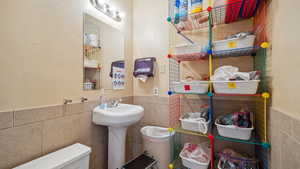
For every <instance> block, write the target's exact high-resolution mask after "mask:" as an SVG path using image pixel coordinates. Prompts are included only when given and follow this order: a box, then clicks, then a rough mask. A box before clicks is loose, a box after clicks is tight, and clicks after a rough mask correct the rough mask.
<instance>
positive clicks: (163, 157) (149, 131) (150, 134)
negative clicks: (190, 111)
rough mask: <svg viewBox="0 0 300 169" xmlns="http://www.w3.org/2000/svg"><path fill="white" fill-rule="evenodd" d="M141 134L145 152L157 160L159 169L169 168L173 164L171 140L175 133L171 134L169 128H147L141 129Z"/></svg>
mask: <svg viewBox="0 0 300 169" xmlns="http://www.w3.org/2000/svg"><path fill="white" fill-rule="evenodd" d="M141 133H142V135H143V148H144V151H146V152H147V153H149V155H151V156H153V157H154V159H155V160H157V162H158V168H159V169H166V168H168V165H169V163H170V162H171V150H170V147H171V142H170V140H171V137H172V136H173V135H174V134H175V132H174V131H172V132H169V131H168V129H167V128H163V127H157V126H145V127H143V128H142V129H141Z"/></svg>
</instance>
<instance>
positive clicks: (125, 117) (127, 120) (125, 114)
mask: <svg viewBox="0 0 300 169" xmlns="http://www.w3.org/2000/svg"><path fill="white" fill-rule="evenodd" d="M143 116H144V108H143V107H141V106H137V105H130V104H119V105H118V106H117V107H112V108H106V109H101V108H100V106H98V107H96V108H95V109H94V112H93V122H94V123H95V124H97V125H104V126H111V127H127V126H130V125H132V124H134V123H136V122H138V121H139V120H141V118H142V117H143Z"/></svg>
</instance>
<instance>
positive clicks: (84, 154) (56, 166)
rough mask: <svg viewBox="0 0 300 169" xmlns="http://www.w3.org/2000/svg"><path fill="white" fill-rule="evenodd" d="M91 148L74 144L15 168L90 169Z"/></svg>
mask: <svg viewBox="0 0 300 169" xmlns="http://www.w3.org/2000/svg"><path fill="white" fill-rule="evenodd" d="M90 153H91V148H90V147H87V146H85V145H82V144H79V143H77V144H74V145H71V146H69V147H66V148H63V149H61V150H58V151H56V152H53V153H50V154H48V155H45V156H43V157H40V158H38V159H36V160H33V161H30V162H28V163H25V164H23V165H20V166H18V167H15V168H13V169H88V168H89V160H90Z"/></svg>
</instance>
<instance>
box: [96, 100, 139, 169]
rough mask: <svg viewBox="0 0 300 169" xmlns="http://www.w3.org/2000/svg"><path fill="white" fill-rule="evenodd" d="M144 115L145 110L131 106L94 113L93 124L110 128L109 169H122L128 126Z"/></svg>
mask: <svg viewBox="0 0 300 169" xmlns="http://www.w3.org/2000/svg"><path fill="white" fill-rule="evenodd" d="M143 115H144V108H143V107H141V106H136V105H130V104H119V105H118V106H117V107H111V108H106V109H102V108H100V106H98V107H96V108H95V109H94V111H93V122H94V123H95V124H97V125H104V126H108V132H109V138H108V169H121V167H122V165H124V162H125V140H126V131H127V128H128V126H130V125H132V124H134V123H136V122H138V121H139V120H141V118H142V117H143Z"/></svg>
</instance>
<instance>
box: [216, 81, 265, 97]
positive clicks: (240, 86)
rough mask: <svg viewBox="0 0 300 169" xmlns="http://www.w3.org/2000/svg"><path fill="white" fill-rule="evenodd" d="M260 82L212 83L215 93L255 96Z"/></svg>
mask: <svg viewBox="0 0 300 169" xmlns="http://www.w3.org/2000/svg"><path fill="white" fill-rule="evenodd" d="M259 82H260V80H249V81H213V87H214V91H215V93H222V94H255V93H256V92H257V89H258V84H259Z"/></svg>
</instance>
